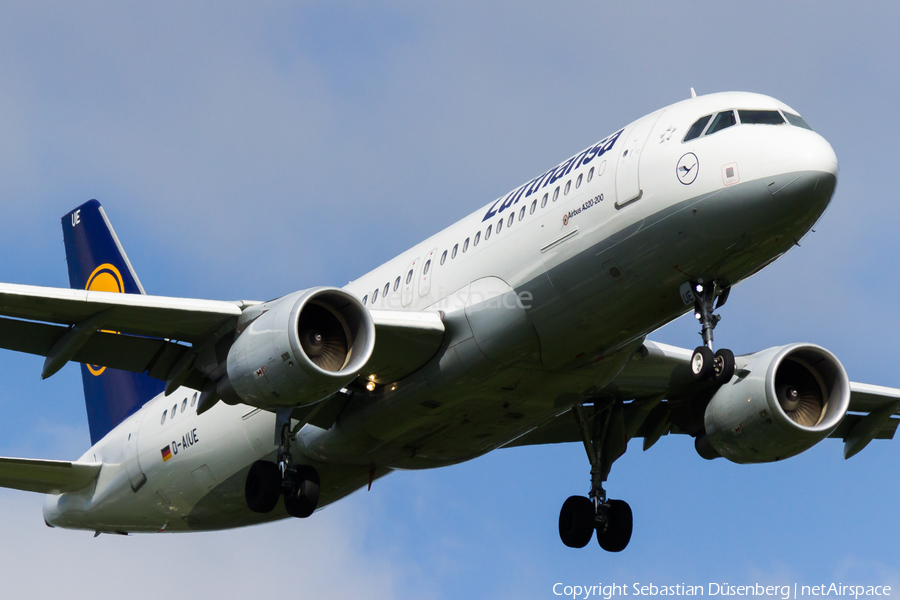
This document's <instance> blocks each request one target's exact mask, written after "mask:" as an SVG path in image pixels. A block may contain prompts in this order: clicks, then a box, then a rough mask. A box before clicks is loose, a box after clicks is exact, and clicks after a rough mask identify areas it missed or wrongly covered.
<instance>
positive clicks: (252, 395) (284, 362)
mask: <svg viewBox="0 0 900 600" xmlns="http://www.w3.org/2000/svg"><path fill="white" fill-rule="evenodd" d="M237 331H238V332H239V333H238V336H237V338H236V339H235V341H234V344H233V345H232V346H231V348H230V349H229V351H228V357H227V359H226V375H225V376H224V377H222V378H221V379H220V380H219V382H218V384H217V389H218V391H219V394H220V396H221V397H222V398H223V399H224V400H225V401H226V402H227V401H232V402H243V403H246V404H250V405H252V406H257V407H261V408H267V407H270V408H271V407H289V406H291V407H292V406H303V405H307V404H313V403H315V402H318V401H319V400H322V399H323V398H325V397H327V396H329V395H331V394H333V393H334V392H336V391H337V390H339V389H340V388H342V387H343V386H345V385H347V384H349V383H350V382H351V381H353V379H354V378H355V377H356V376H357V374H359V372H360V371H361V370H362V368H363V367H364V366H365V364H366V362H368V360H369V358H370V357H371V356H372V350H373V349H374V347H375V324H374V322H373V321H372V317H371V316H370V315H369V312H368V311H367V310H366V308H365V307H364V306H363V305H362V303H360V301H359V300H357V299H356V297H355V296H353V295H352V294H350V293H348V292H345V291H344V290H341V289H338V288H312V289H309V290H304V291H300V292H295V293H293V294H289V295H287V296H284V297H282V298H279V299H277V300H272V301H270V302H266V303H264V304H260V305H257V306H254V307H252V308H250V309H248V310H247V311H245V313H244V315H243V316H242V317H241V320H240V321H239V322H238V327H237Z"/></svg>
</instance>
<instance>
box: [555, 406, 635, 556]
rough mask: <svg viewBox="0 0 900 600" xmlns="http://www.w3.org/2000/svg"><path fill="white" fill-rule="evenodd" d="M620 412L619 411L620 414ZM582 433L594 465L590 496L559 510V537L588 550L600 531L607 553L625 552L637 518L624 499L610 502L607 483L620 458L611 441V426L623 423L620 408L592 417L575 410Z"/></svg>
mask: <svg viewBox="0 0 900 600" xmlns="http://www.w3.org/2000/svg"><path fill="white" fill-rule="evenodd" d="M617 409H619V410H618V411H617ZM572 412H573V413H574V414H575V418H576V419H577V421H578V424H579V427H580V429H581V433H582V441H583V442H584V448H585V450H586V451H587V455H588V459H589V460H590V462H591V491H590V493H589V494H588V497H585V496H570V497H569V498H568V499H566V501H565V502H564V503H563V505H562V509H561V510H560V511H559V538H560V540H562V543H563V544H565V545H566V546H568V547H569V548H584V547H585V546H587V545H588V542H590V541H591V537H593V536H594V534H595V532H596V536H597V543H599V544H600V547H601V548H603V549H604V550H606V551H607V552H621V551H622V550H624V549H625V547H626V546H628V542H629V541H631V531H632V524H633V518H632V513H631V507H630V506H628V503H627V502H625V501H624V500H607V498H606V490H604V489H603V482H604V481H606V478H607V476H608V475H609V471H610V469H611V468H612V463H613V461H614V460H615V459H616V458H618V456H620V455H621V453H622V452H624V448H623V449H622V450H621V452H619V454H618V455H615V454H613V452H614V451H615V448H614V447H613V445H612V443H610V442H611V440H610V436H609V433H610V429H611V427H610V425H611V424H612V425H613V427H612V429H616V428H617V427H616V426H617V425H619V424H620V423H613V421H621V418H622V411H621V408H620V407H617V406H610V407H608V408H607V409H605V410H602V411H597V410H596V407H595V410H594V414H593V415H591V416H588V415H587V413H586V411H585V407H584V406H582V405H580V404H578V405H576V406H574V407H573V408H572Z"/></svg>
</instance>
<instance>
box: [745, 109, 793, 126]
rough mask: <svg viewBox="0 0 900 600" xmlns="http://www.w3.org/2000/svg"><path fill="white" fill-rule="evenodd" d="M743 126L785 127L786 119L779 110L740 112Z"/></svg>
mask: <svg viewBox="0 0 900 600" xmlns="http://www.w3.org/2000/svg"><path fill="white" fill-rule="evenodd" d="M738 117H740V119H741V125H784V117H782V116H781V113H780V112H778V111H777V110H739V111H738Z"/></svg>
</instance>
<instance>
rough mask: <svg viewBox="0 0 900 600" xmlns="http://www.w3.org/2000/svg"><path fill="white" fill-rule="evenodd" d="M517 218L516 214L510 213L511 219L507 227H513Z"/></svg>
mask: <svg viewBox="0 0 900 600" xmlns="http://www.w3.org/2000/svg"><path fill="white" fill-rule="evenodd" d="M515 218H516V213H510V215H509V218H508V219H507V220H506V226H507V227H512V224H513V219H515Z"/></svg>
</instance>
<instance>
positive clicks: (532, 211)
mask: <svg viewBox="0 0 900 600" xmlns="http://www.w3.org/2000/svg"><path fill="white" fill-rule="evenodd" d="M536 208H537V198H535V199H534V200H532V201H531V210H529V211H528V214H529V215H533V214H534V209H536Z"/></svg>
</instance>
